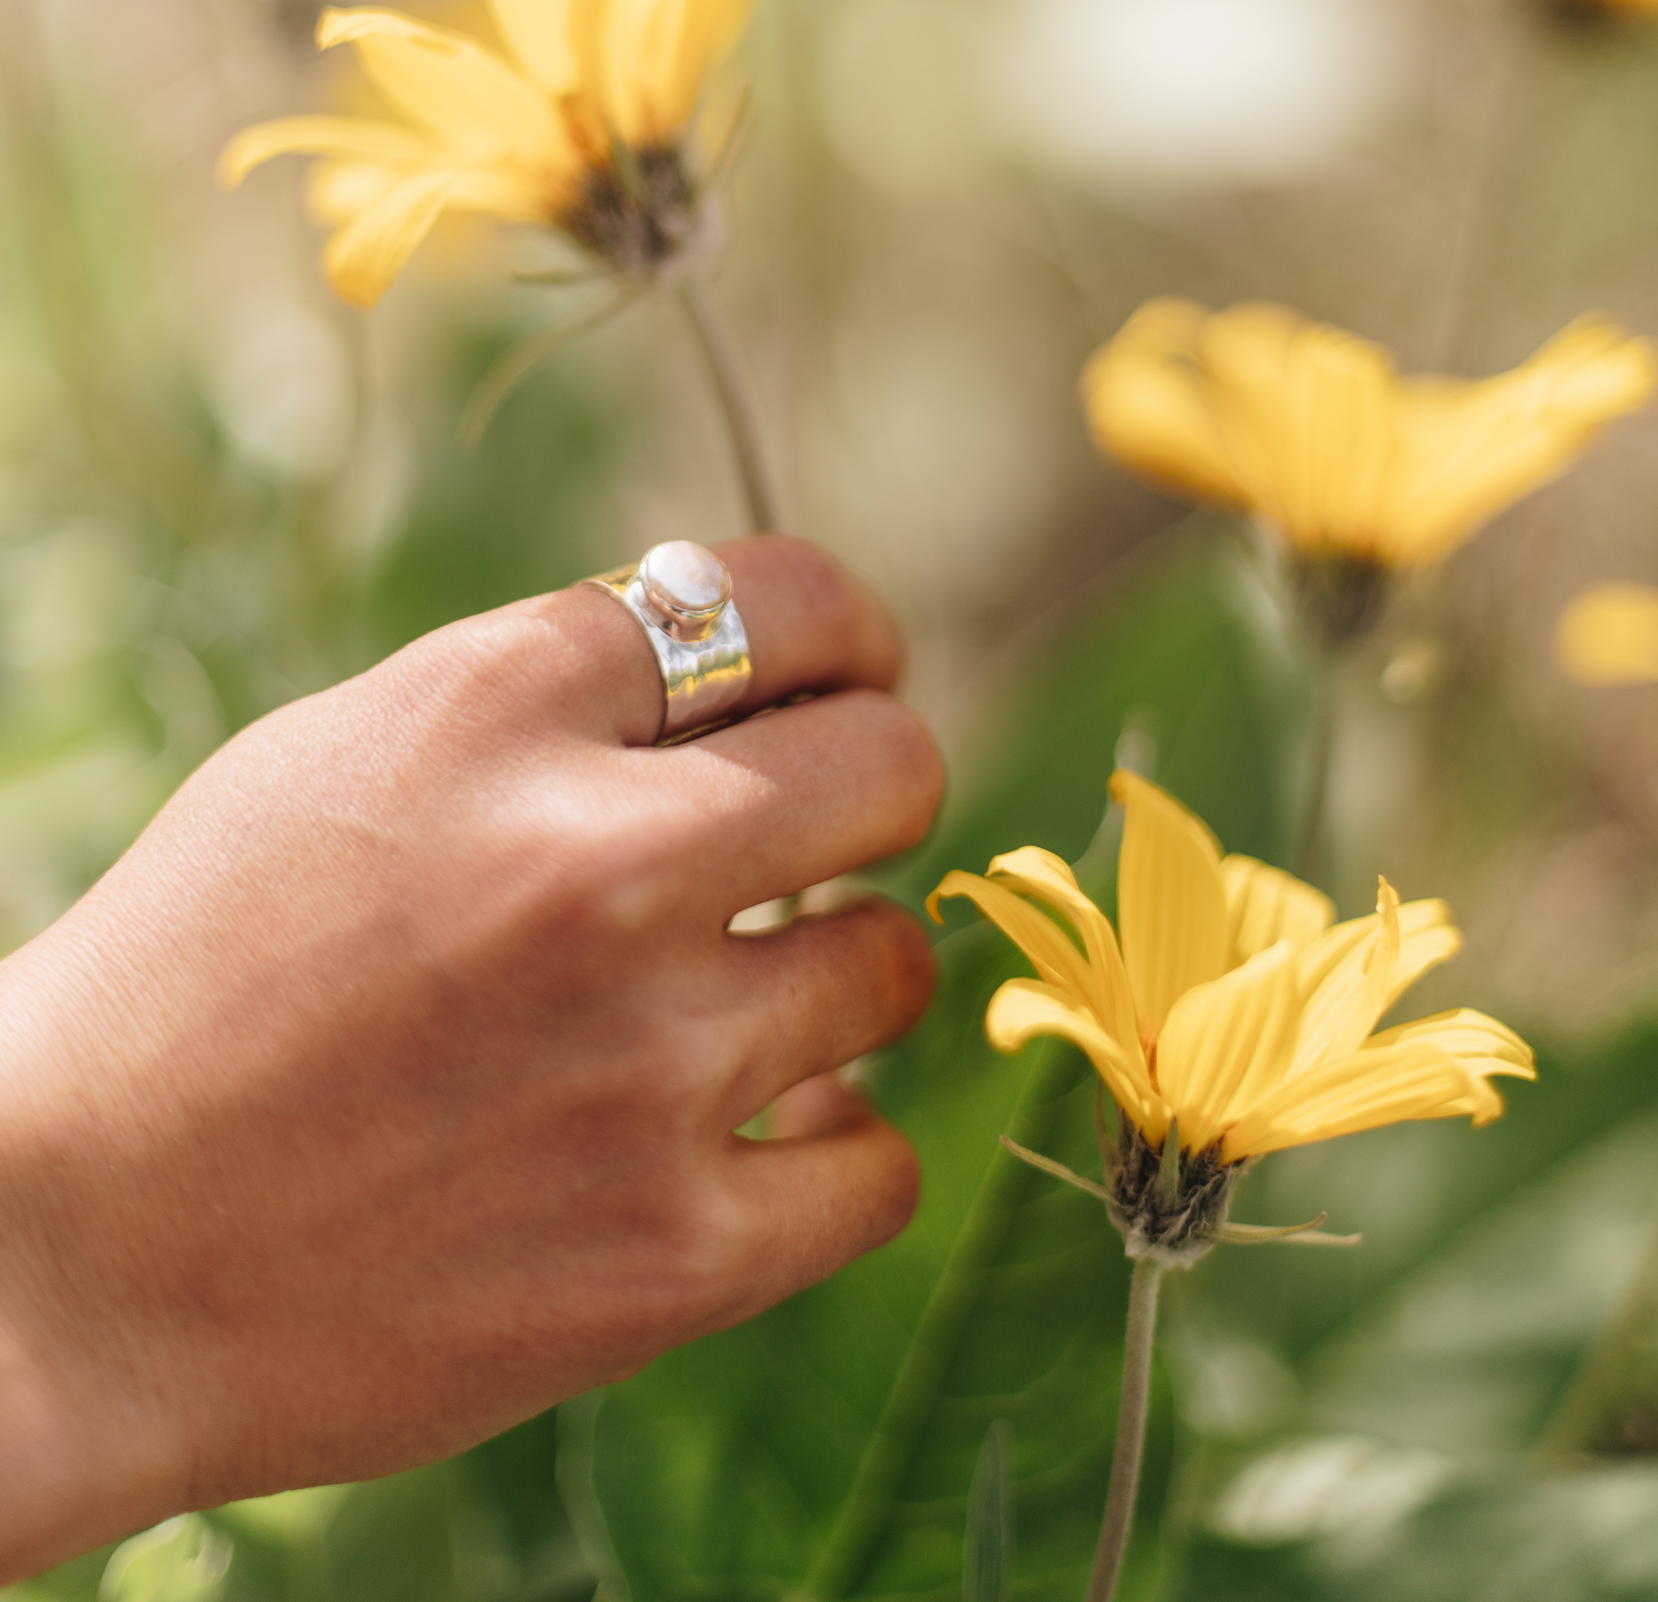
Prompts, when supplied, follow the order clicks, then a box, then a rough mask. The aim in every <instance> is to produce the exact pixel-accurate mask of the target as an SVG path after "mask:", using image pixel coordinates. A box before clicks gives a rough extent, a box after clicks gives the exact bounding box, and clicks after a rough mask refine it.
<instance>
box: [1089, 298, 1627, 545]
mask: <svg viewBox="0 0 1658 1602" xmlns="http://www.w3.org/2000/svg"><path fill="white" fill-rule="evenodd" d="M1653 384H1654V360H1653V352H1652V349H1651V347H1650V346H1649V345H1648V344H1647V343H1646V341H1645V340H1640V339H1631V338H1629V337H1628V336H1627V335H1626V334H1625V333H1624V332H1623V330H1621V329H1619V328H1617V327H1615V326H1614V325H1613V324H1611V323H1608V322H1605V321H1603V320H1602V319H1600V318H1595V317H1585V318H1581V319H1579V320H1578V321H1577V322H1575V323H1573V324H1572V325H1571V326H1570V327H1569V328H1567V329H1565V330H1564V331H1563V332H1562V333H1560V334H1558V335H1556V336H1555V338H1554V339H1552V340H1550V341H1549V343H1548V344H1546V345H1544V346H1543V348H1542V349H1541V350H1539V351H1538V352H1537V353H1536V354H1535V355H1534V356H1532V357H1531V359H1530V360H1529V361H1526V362H1524V363H1522V364H1521V365H1520V366H1519V367H1517V368H1515V369H1514V370H1513V371H1512V372H1509V373H1504V374H1501V375H1500V376H1498V377H1496V378H1488V379H1483V380H1479V381H1474V382H1470V381H1466V380H1460V379H1451V378H1437V377H1423V378H1413V379H1401V378H1400V377H1399V376H1398V373H1397V372H1396V371H1395V369H1394V366H1393V363H1392V361H1391V359H1390V358H1389V357H1388V355H1387V353H1386V352H1385V351H1383V350H1382V349H1381V348H1380V347H1379V346H1376V345H1373V344H1371V343H1369V342H1368V341H1366V340H1362V339H1359V338H1357V337H1356V336H1354V335H1352V334H1348V333H1344V332H1343V331H1342V330H1341V329H1338V328H1332V327H1330V326H1329V325H1327V324H1324V323H1314V322H1308V321H1306V320H1304V319H1303V318H1301V317H1299V316H1298V315H1297V314H1296V313H1294V312H1292V311H1289V310H1288V309H1286V308H1284V307H1281V306H1273V305H1266V304H1247V305H1241V306H1235V307H1232V308H1231V309H1229V310H1227V311H1223V312H1216V313H1210V312H1208V311H1206V310H1205V309H1204V308H1203V307H1201V306H1197V305H1194V304H1193V303H1192V302H1190V301H1185V300H1154V301H1151V302H1148V303H1147V304H1146V305H1145V306H1142V307H1141V308H1140V310H1139V311H1138V312H1136V313H1135V314H1134V316H1133V317H1132V318H1130V319H1129V321H1128V323H1127V324H1126V325H1125V326H1124V327H1123V329H1122V331H1121V332H1120V333H1119V334H1118V335H1117V337H1116V338H1115V339H1113V340H1112V341H1111V342H1110V343H1109V344H1108V345H1106V346H1105V347H1104V348H1103V349H1102V350H1100V351H1099V352H1098V353H1097V354H1096V355H1095V357H1094V359H1093V360H1092V362H1090V363H1089V366H1088V369H1087V371H1086V373H1085V374H1084V377H1083V380H1082V392H1083V399H1084V403H1085V405H1086V407H1087V412H1088V420H1089V424H1090V426H1091V429H1092V432H1093V436H1094V440H1095V442H1096V443H1097V444H1098V445H1099V447H1100V448H1101V449H1102V450H1104V451H1107V452H1109V453H1111V454H1113V455H1115V456H1118V457H1120V458H1122V460H1123V461H1125V462H1127V463H1128V464H1129V465H1130V466H1132V467H1134V468H1136V469H1138V470H1139V471H1140V472H1142V473H1144V474H1146V475H1147V476H1148V477H1150V478H1152V479H1155V480H1157V481H1159V482H1160V483H1163V484H1167V485H1171V486H1173V487H1174V488H1176V489H1178V490H1180V491H1182V492H1183V493H1186V494H1189V495H1192V496H1195V497H1196V498H1198V499H1201V500H1209V501H1216V502H1219V503H1221V504H1223V505H1227V506H1231V507H1236V508H1239V509H1243V510H1247V511H1250V512H1252V513H1254V514H1256V515H1257V516H1258V517H1259V518H1260V519H1261V521H1262V522H1263V523H1264V524H1265V525H1266V526H1267V527H1268V528H1269V529H1270V530H1272V531H1273V533H1274V534H1275V535H1277V536H1278V537H1280V538H1281V539H1282V540H1284V541H1285V542H1287V544H1288V545H1289V546H1290V548H1291V549H1292V550H1293V551H1294V552H1295V553H1296V554H1297V555H1298V556H1300V557H1302V558H1313V559H1317V558H1324V557H1335V558H1344V559H1348V560H1351V561H1354V562H1358V563H1363V564H1367V565H1371V566H1375V567H1378V568H1382V569H1387V568H1397V567H1401V566H1405V565H1409V564H1413V563H1418V562H1428V561H1432V560H1434V559H1435V558H1436V557H1440V556H1443V555H1445V554H1446V552H1448V551H1450V550H1451V549H1453V548H1454V547H1455V546H1457V545H1459V544H1461V543H1462V542H1463V541H1464V540H1466V539H1468V538H1469V537H1470V536H1471V535H1473V534H1474V533H1475V532H1476V531H1477V530H1478V529H1479V527H1480V526H1481V525H1482V524H1483V523H1485V522H1487V521H1488V520H1489V519H1490V518H1492V517H1494V516H1496V514H1497V513H1498V512H1501V511H1502V510H1504V508H1506V507H1508V506H1510V505H1511V504H1513V502H1515V501H1517V500H1519V499H1520V498H1521V497H1523V496H1525V495H1527V494H1529V493H1531V492H1532V491H1533V490H1535V489H1537V488H1539V487H1540V486H1541V485H1543V484H1546V483H1548V482H1549V481H1550V480H1551V479H1554V478H1556V477H1558V476H1559V475H1560V474H1561V473H1563V472H1565V471H1566V469H1567V468H1569V467H1570V466H1571V465H1572V464H1573V463H1574V462H1575V461H1576V460H1577V458H1578V457H1579V456H1581V455H1582V454H1583V452H1584V451H1585V450H1586V449H1587V448H1588V446H1589V445H1590V443H1591V442H1592V440H1593V439H1594V437H1595V435H1596V434H1597V433H1598V432H1599V430H1600V429H1601V427H1602V426H1603V425H1604V424H1606V423H1607V422H1609V421H1610V420H1611V419H1613V418H1615V417H1619V416H1622V415H1623V414H1625V413H1628V412H1633V411H1635V410H1637V409H1638V408H1639V407H1641V406H1643V405H1644V404H1645V403H1646V401H1647V399H1648V397H1649V396H1650V395H1651V393H1652V390H1653Z"/></svg>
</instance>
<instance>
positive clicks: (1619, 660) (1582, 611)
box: [1554, 584, 1658, 685]
mask: <svg viewBox="0 0 1658 1602" xmlns="http://www.w3.org/2000/svg"><path fill="white" fill-rule="evenodd" d="M1554 654H1555V659H1556V660H1557V661H1558V662H1559V663H1560V665H1561V667H1562V668H1564V669H1565V670H1566V672H1567V673H1568V674H1569V675H1570V676H1571V677H1572V678H1574V679H1576V680H1577V681H1578V683H1579V684H1597V685H1601V684H1658V589H1655V588H1654V587H1653V586H1652V585H1650V584H1596V585H1594V586H1592V587H1591V588H1589V589H1587V590H1585V591H1584V592H1583V593H1582V594H1581V595H1579V596H1578V597H1577V598H1576V600H1574V601H1573V602H1572V603H1571V605H1570V606H1568V607H1567V608H1566V610H1565V611H1564V612H1562V613H1561V615H1560V622H1559V624H1558V625H1557V626H1556V628H1555V631H1554Z"/></svg>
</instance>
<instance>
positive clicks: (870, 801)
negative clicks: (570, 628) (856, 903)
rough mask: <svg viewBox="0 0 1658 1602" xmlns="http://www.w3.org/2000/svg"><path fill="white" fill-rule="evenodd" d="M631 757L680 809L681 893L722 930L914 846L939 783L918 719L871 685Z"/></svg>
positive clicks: (640, 773) (939, 770)
mask: <svg viewBox="0 0 1658 1602" xmlns="http://www.w3.org/2000/svg"><path fill="white" fill-rule="evenodd" d="M634 760H635V762H636V777H639V778H640V779H641V780H642V781H643V782H648V783H649V784H650V785H651V787H652V788H653V789H656V790H657V792H658V794H659V795H660V796H661V797H662V799H663V800H664V802H665V803H666V805H667V807H668V808H669V809H672V810H674V811H675V816H676V818H677V827H676V829H675V831H674V833H675V842H674V858H675V861H676V862H677V863H678V864H679V865H680V877H681V880H682V883H681V889H682V891H683V893H684V895H685V899H686V900H687V901H689V902H690V904H691V905H692V906H694V907H695V908H696V915H697V916H698V917H699V918H702V917H706V918H712V919H717V920H718V926H719V927H720V928H724V926H725V925H726V923H728V922H729V921H730V919H731V918H732V917H733V915H735V914H736V913H738V912H741V911H742V910H743V909H744V908H745V907H751V906H755V905H757V904H759V903H760V902H763V901H770V900H772V899H773V898H774V897H777V896H786V895H793V894H795V893H796V892H798V891H801V890H804V889H806V888H807V887H808V886H810V885H814V884H818V883H821V882H822V881H823V880H825V879H832V878H834V877H836V876H837V875H838V874H842V873H850V872H851V871H852V870H854V869H856V868H861V867H863V866H865V865H866V864H868V863H871V862H874V861H877V860H879V859H880V858H882V857H886V856H891V855H892V854H893V853H894V852H897V851H903V850H906V849H908V848H909V847H910V846H913V845H915V844H916V843H917V842H919V841H920V840H921V839H922V838H923V836H924V835H925V834H926V832H927V829H928V827H929V826H930V824H931V823H932V818H933V813H934V811H935V810H936V809H937V806H938V800H939V795H940V793H941V791H942V788H943V782H944V778H943V767H942V765H941V763H940V760H939V755H938V749H937V747H936V746H935V745H934V744H933V740H932V736H931V735H929V734H928V732H927V729H926V726H925V725H924V724H923V723H922V721H921V719H920V718H919V717H918V716H917V715H916V714H915V713H914V712H912V711H911V710H910V709H909V708H908V707H906V706H904V705H903V704H902V703H901V702H898V701H895V700H893V699H892V698H891V697H890V696H886V695H881V694H879V693H877V692H875V691H870V690H849V691H844V692H842V693H841V694H838V695H830V696H825V697H823V698H822V699H820V700H817V701H810V702H807V703H805V704H804V705H802V706H795V707H787V708H784V709H783V710H781V711H778V712H773V713H770V714H768V715H766V716H764V717H759V718H752V719H750V720H749V721H748V722H746V723H740V724H738V725H737V726H736V727H735V728H730V729H722V730H721V731H719V732H718V733H717V734H711V735H708V736H705V737H704V738H702V739H700V740H694V741H692V742H691V743H690V744H688V745H683V746H678V747H675V748H674V749H672V750H670V751H644V752H639V753H637V755H636V757H635V759H634ZM693 798H694V802H695V804H694V806H693V807H686V806H685V805H684V803H685V802H686V801H687V800H690V799H693Z"/></svg>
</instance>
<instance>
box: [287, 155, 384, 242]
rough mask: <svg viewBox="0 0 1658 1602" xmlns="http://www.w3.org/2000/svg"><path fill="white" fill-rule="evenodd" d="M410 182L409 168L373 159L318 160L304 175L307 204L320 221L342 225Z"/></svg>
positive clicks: (337, 225)
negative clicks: (380, 162)
mask: <svg viewBox="0 0 1658 1602" xmlns="http://www.w3.org/2000/svg"><path fill="white" fill-rule="evenodd" d="M408 181H409V169H408V168H407V167H384V166H381V165H380V164H379V163H377V162H372V161H318V162H313V163H312V165H311V167H310V169H309V170H308V171H307V172H306V174H305V204H306V209H307V210H308V211H309V212H310V213H311V215H312V217H313V218H315V219H316V221H318V222H320V223H326V224H328V225H330V226H333V227H342V226H344V225H345V224H346V223H349V222H353V221H355V220H356V219H357V218H358V217H361V216H362V215H363V213H364V212H366V211H372V210H373V209H374V208H375V207H376V206H378V205H379V204H380V202H381V201H382V200H384V199H385V198H386V196H387V195H389V194H391V192H392V191H393V190H394V189H397V188H399V187H400V186H401V185H403V184H405V183H407V182H408Z"/></svg>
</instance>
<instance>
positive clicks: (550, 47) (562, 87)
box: [489, 0, 576, 96]
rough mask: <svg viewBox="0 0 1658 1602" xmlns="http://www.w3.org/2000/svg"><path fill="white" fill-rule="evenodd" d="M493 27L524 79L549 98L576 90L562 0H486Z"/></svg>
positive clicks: (573, 60) (568, 33)
mask: <svg viewBox="0 0 1658 1602" xmlns="http://www.w3.org/2000/svg"><path fill="white" fill-rule="evenodd" d="M489 9H490V12H491V14H492V15H493V16H494V18H495V27H496V29H497V31H498V32H499V33H500V35H501V37H502V38H503V39H504V40H505V41H506V44H507V48H508V49H509V50H510V51H511V52H512V56H513V59H514V60H515V61H516V62H517V64H518V67H519V69H520V70H521V71H522V72H523V74H524V76H525V77H526V78H528V79H529V80H530V81H531V82H532V83H535V84H537V85H538V86H539V87H540V88H541V89H543V90H545V91H546V93H548V94H550V95H554V96H557V95H562V94H568V93H569V92H570V91H571V90H572V89H574V88H575V87H576V58H575V55H574V53H573V52H572V50H571V49H570V25H569V12H568V7H567V5H566V4H565V3H564V0H489Z"/></svg>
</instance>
